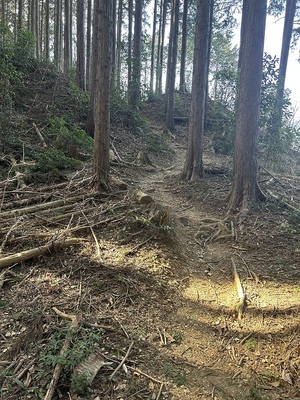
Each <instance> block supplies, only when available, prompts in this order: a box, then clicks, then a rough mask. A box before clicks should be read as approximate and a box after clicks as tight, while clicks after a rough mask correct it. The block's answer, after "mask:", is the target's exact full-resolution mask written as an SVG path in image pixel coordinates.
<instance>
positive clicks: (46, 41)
mask: <svg viewBox="0 0 300 400" xmlns="http://www.w3.org/2000/svg"><path fill="white" fill-rule="evenodd" d="M45 7H46V9H45V57H46V60H49V58H50V43H49V28H50V27H49V23H50V21H49V18H50V17H49V0H46V4H45Z"/></svg>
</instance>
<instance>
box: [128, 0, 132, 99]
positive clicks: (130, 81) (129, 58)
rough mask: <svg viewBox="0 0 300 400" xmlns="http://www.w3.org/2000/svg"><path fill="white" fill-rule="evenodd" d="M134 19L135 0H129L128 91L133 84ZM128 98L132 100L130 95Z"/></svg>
mask: <svg viewBox="0 0 300 400" xmlns="http://www.w3.org/2000/svg"><path fill="white" fill-rule="evenodd" d="M132 19H133V0H128V54H127V70H128V71H127V79H128V82H127V86H128V88H127V91H128V94H129V93H130V92H131V84H132ZM128 100H129V102H130V99H129V96H128Z"/></svg>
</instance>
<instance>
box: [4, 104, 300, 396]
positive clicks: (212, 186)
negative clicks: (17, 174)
mask: <svg viewBox="0 0 300 400" xmlns="http://www.w3.org/2000/svg"><path fill="white" fill-rule="evenodd" d="M146 114H148V115H147V117H148V118H149V119H150V118H151V119H150V125H151V126H150V128H149V132H148V133H147V135H148V136H149V137H150V139H151V138H152V139H153V140H152V148H151V149H149V148H148V149H147V150H148V155H149V157H150V159H151V162H152V164H145V165H143V164H142V163H140V164H136V163H132V162H131V161H132V159H133V158H134V157H133V158H131V159H130V156H131V155H134V154H135V153H137V151H138V150H139V149H140V150H145V149H143V139H142V135H141V137H139V136H137V135H134V134H130V133H128V132H127V131H126V132H125V131H122V130H116V131H115V132H113V140H112V143H113V145H114V146H113V147H114V149H115V152H116V153H117V156H118V157H117V160H116V161H115V162H113V163H112V175H113V176H115V177H116V178H118V179H122V180H123V181H124V182H126V184H127V189H122V188H121V189H120V188H119V187H117V186H114V185H112V191H111V193H109V194H105V193H102V194H95V193H94V192H93V191H92V189H91V185H90V182H91V171H90V168H89V165H86V166H85V168H83V169H82V170H81V171H79V172H78V173H77V174H74V175H73V176H72V177H71V176H69V179H68V180H67V181H65V182H64V183H62V184H61V185H52V186H48V187H45V186H43V187H35V186H28V187H26V188H24V189H22V190H15V189H14V188H13V187H10V186H9V184H7V185H6V186H2V187H1V191H2V194H1V197H2V210H1V214H0V221H1V224H0V233H1V249H0V251H1V257H2V259H1V258H0V266H1V260H3V259H4V257H8V256H10V255H12V254H17V253H20V252H22V251H25V250H29V249H33V248H36V249H41V248H43V246H44V245H46V244H49V243H51V246H52V247H51V246H49V248H47V249H46V250H45V251H44V254H40V255H38V256H36V257H33V258H30V259H29V256H28V260H27V261H23V262H22V263H21V264H20V263H18V260H17V259H16V261H15V262H13V263H12V264H9V267H4V266H1V270H0V287H1V288H0V354H1V359H0V379H1V381H0V384H1V390H0V399H5V400H8V399H49V398H51V397H52V394H49V392H48V397H47V395H46V391H47V388H48V387H49V384H50V382H51V384H50V387H52V388H53V398H54V399H59V398H60V399H70V398H72V399H84V398H87V399H93V400H96V399H101V400H108V399H124V400H125V399H132V400H134V399H149V400H150V399H151V400H159V399H166V400H167V399H168V400H169V399H174V400H175V399H178V400H179V399H180V400H181V399H185V400H195V399H207V400H208V399H215V400H217V399H218V400H219V399H257V400H259V399H300V375H299V374H300V371H299V368H300V362H299V355H300V329H299V308H300V269H299V265H300V243H299V228H298V226H299V225H298V223H299V220H300V215H299V213H298V214H297V212H294V213H292V212H291V207H288V206H287V203H289V204H291V205H293V206H294V207H295V208H298V207H297V205H298V206H299V204H300V193H299V190H300V177H293V176H290V175H275V174H271V173H268V172H267V171H265V170H261V171H260V176H259V179H260V182H261V185H262V187H263V189H264V190H265V191H266V190H269V192H268V193H271V194H273V196H278V201H277V200H275V199H274V197H272V196H271V195H270V196H269V200H268V201H267V202H266V203H265V204H260V205H257V206H256V207H255V208H254V209H253V210H252V212H251V214H249V215H248V216H247V218H246V219H245V220H244V221H243V222H242V223H239V224H236V223H235V222H234V221H225V217H226V206H227V203H226V196H227V194H228V192H229V190H230V185H231V176H230V172H228V171H230V159H229V158H227V157H225V156H218V155H216V154H214V153H213V152H212V151H211V149H210V146H208V145H207V146H206V148H205V154H204V163H205V167H206V168H208V169H210V170H211V172H212V173H210V174H209V173H207V174H206V176H205V178H204V179H202V180H200V181H199V182H193V183H187V182H185V181H182V180H181V179H180V173H181V170H182V167H183V163H184V158H185V149H186V142H187V127H184V126H181V127H177V129H176V132H175V136H174V138H169V137H165V136H164V134H163V132H162V131H163V125H162V124H161V123H160V122H159V120H158V121H154V119H153V112H152V111H151V109H150V107H149V110H148V111H147V113H146ZM148 139H149V138H148ZM150 142H151V140H150ZM148 143H149V140H148ZM128 160H129V161H128ZM130 160H131V161H130ZM216 171H219V172H220V171H223V173H213V172H216ZM136 189H139V190H141V191H143V192H144V193H146V194H147V195H149V196H151V197H152V199H153V200H154V203H151V204H148V205H147V204H146V205H143V204H139V203H138V202H137V201H136V200H135V195H134V193H135V190H136ZM59 200H63V204H61V203H59V204H58V203H53V202H54V201H59ZM29 203H30V205H31V207H32V208H31V209H27V210H26V213H25V212H24V213H23V212H22V211H20V210H21V209H23V207H25V206H28V207H29ZM37 203H39V204H44V206H45V208H43V209H39V208H35V205H36V204H37ZM5 205H7V207H6V206H5ZM4 206H5V207H6V208H5V207H4ZM9 206H10V208H9ZM54 207H55V208H54ZM297 218H298V219H297ZM72 238H74V242H72V241H71V242H70V241H69V242H68V240H70V239H72ZM53 240H55V241H56V243H60V246H61V248H60V249H58V247H55V245H53ZM37 254H39V253H38V250H37ZM233 263H234V264H235V265H236V268H237V271H238V274H239V276H240V278H241V281H242V284H243V286H244V290H245V292H246V296H247V307H246V309H245V311H244V314H243V318H242V320H241V321H238V319H237V313H236V306H237V304H238V301H239V299H238V293H237V290H236V288H235V286H234V284H233V278H232V265H233ZM70 318H71V321H69V319H70ZM62 349H63V350H64V351H65V352H64V354H63V355H62V354H61V355H59V354H60V352H61V351H62ZM90 354H91V355H90ZM89 355H90V356H89ZM88 356H89V358H88ZM84 357H85V359H87V358H88V361H85V363H81V364H80V365H79V366H77V365H78V364H79V363H80V362H81V361H82V359H83V358H84ZM118 367H119V368H118ZM55 368H56V372H58V376H57V375H56V376H55V375H53V373H54V369H55ZM74 368H75V372H74V373H73V374H72V371H73V369H74ZM60 369H61V370H60ZM82 371H83V373H81V372H82ZM84 371H85V372H84ZM84 373H85V375H84ZM88 374H90V378H89V379H90V381H92V383H91V384H89V385H86V381H88ZM95 374H96V375H95ZM94 376H95V377H94ZM56 378H57V379H56ZM51 379H52V381H51ZM51 385H52V386H51Z"/></svg>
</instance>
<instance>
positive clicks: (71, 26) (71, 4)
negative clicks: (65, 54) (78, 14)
mask: <svg viewBox="0 0 300 400" xmlns="http://www.w3.org/2000/svg"><path fill="white" fill-rule="evenodd" d="M69 27H70V29H69V30H70V67H72V66H73V0H71V1H70V23H69Z"/></svg>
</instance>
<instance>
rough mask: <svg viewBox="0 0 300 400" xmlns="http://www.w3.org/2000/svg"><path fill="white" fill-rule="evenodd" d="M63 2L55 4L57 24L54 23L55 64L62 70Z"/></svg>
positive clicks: (59, 0) (58, 1)
mask: <svg viewBox="0 0 300 400" xmlns="http://www.w3.org/2000/svg"><path fill="white" fill-rule="evenodd" d="M61 1H62V0H56V2H55V23H54V62H55V63H56V65H57V68H58V69H60V61H61V39H60V38H61V11H62V9H61Z"/></svg>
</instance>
